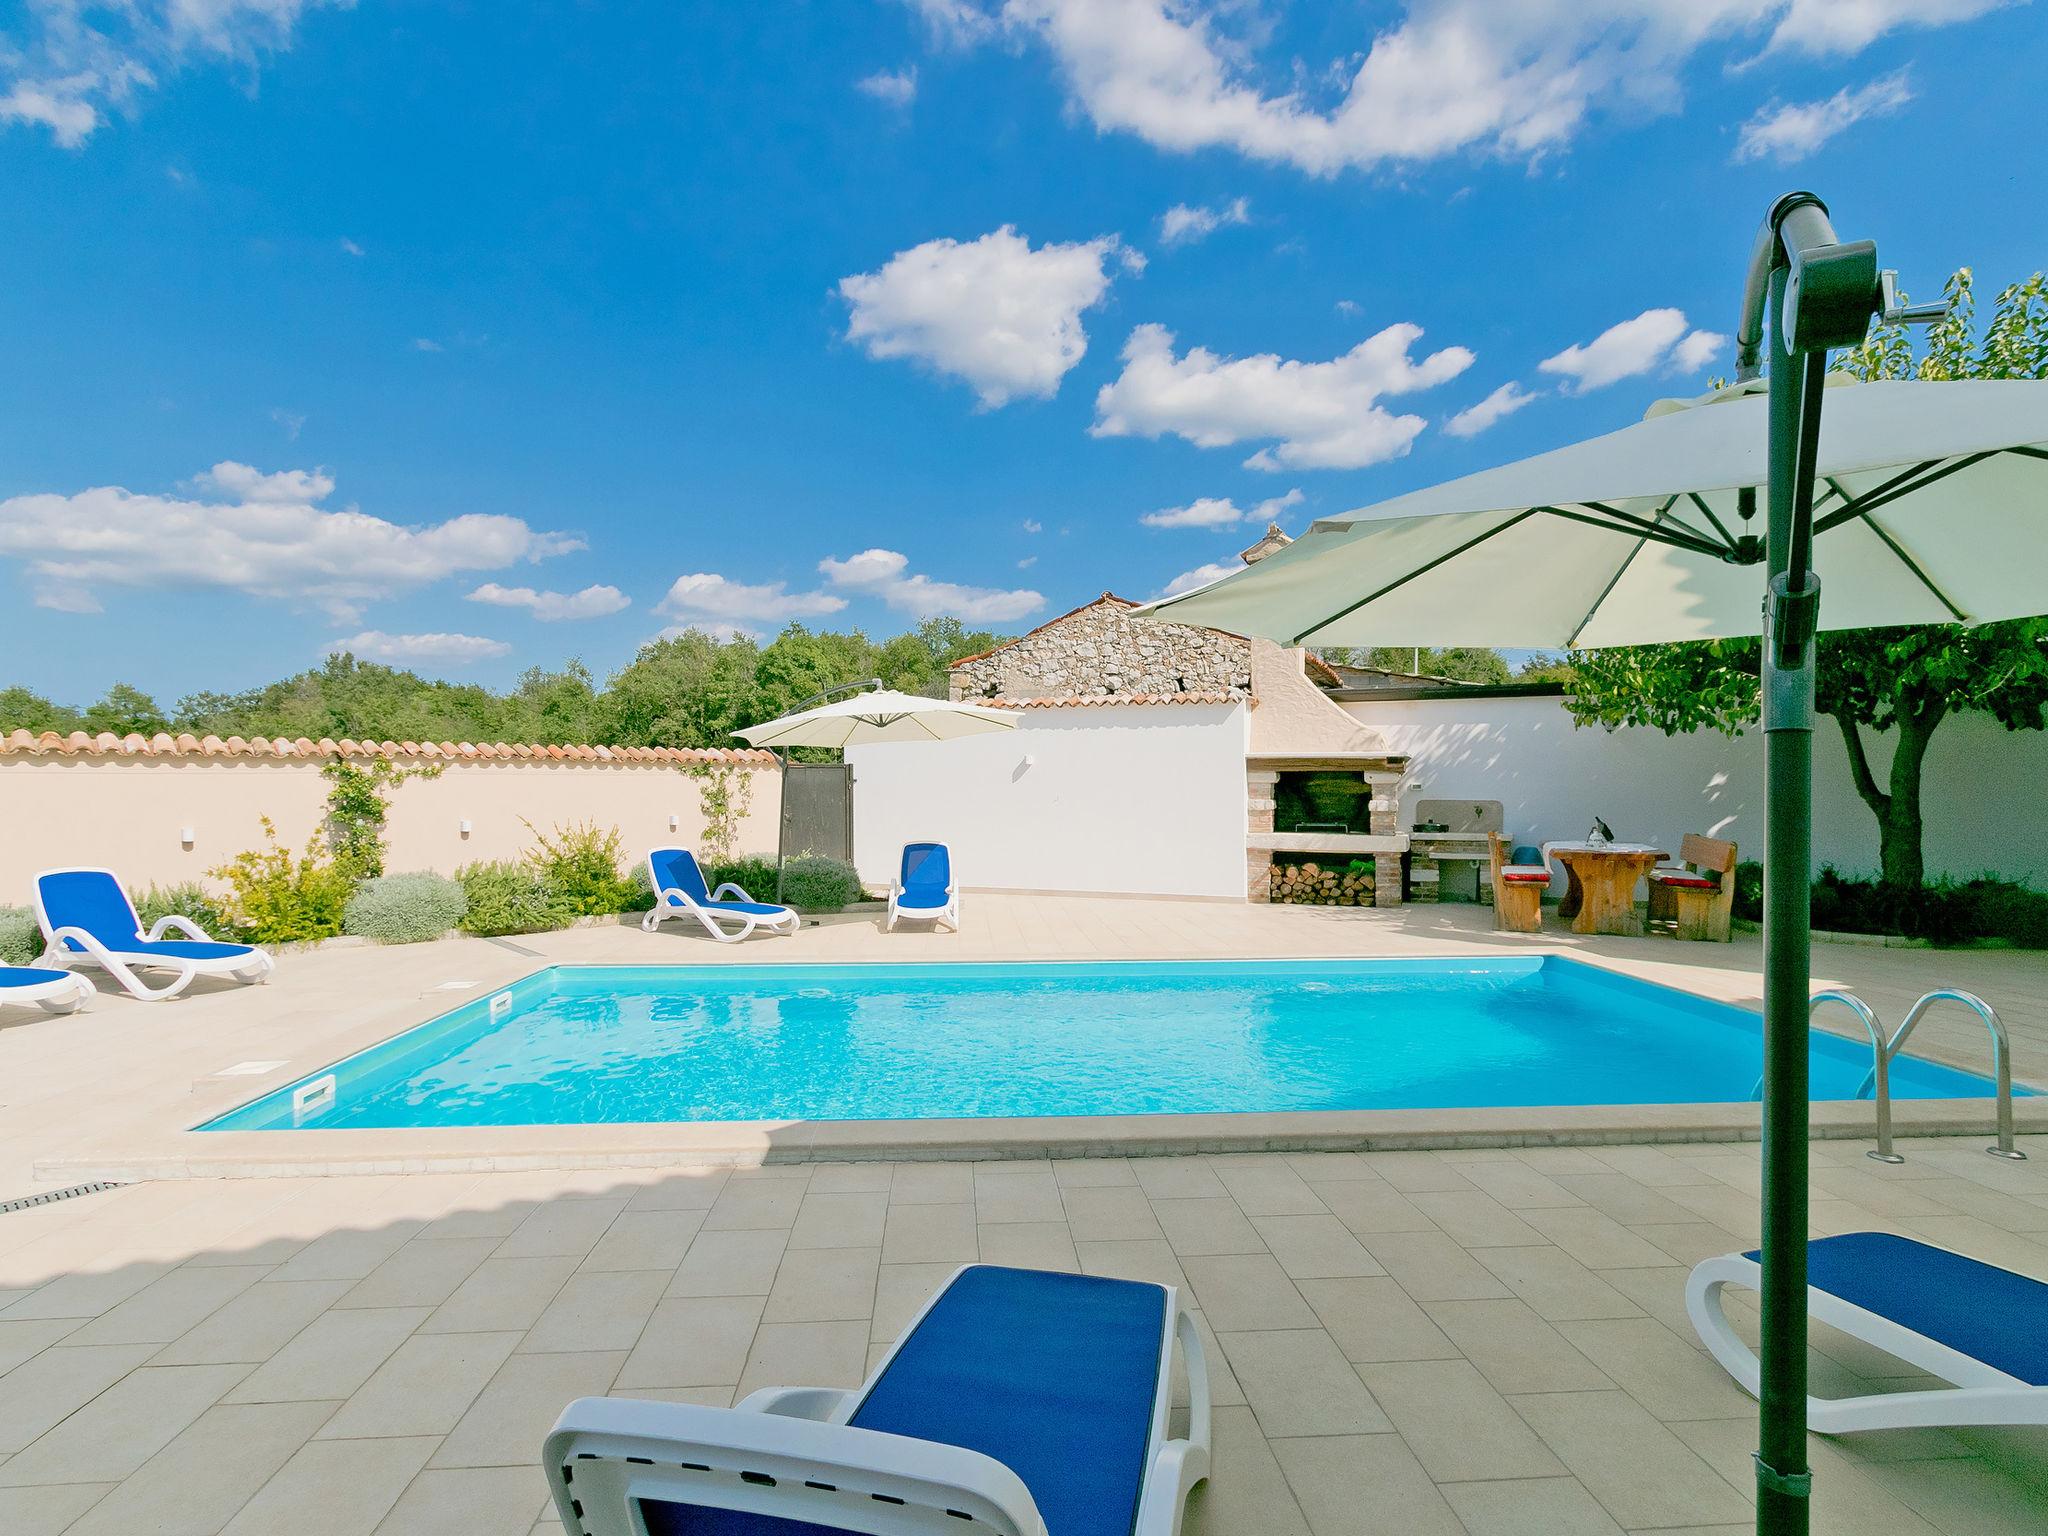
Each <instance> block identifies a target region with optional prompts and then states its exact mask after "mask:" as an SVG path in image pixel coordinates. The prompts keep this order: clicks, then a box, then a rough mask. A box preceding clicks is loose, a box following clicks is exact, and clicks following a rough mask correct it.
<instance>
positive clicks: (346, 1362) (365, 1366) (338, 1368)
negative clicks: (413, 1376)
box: [227, 1281, 427, 1403]
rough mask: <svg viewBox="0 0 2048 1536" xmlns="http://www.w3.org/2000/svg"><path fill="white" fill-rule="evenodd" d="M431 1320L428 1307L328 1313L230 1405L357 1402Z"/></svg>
mask: <svg viewBox="0 0 2048 1536" xmlns="http://www.w3.org/2000/svg"><path fill="white" fill-rule="evenodd" d="M297 1283H302V1284H315V1283H317V1282H313V1281H305V1282H297ZM426 1317H427V1309H426V1308H425V1307H368V1308H361V1309H358V1310H355V1311H350V1312H327V1313H323V1314H322V1315H320V1316H319V1317H316V1318H314V1319H313V1321H312V1322H311V1323H310V1324H308V1325H307V1326H306V1327H305V1328H304V1329H302V1330H301V1331H300V1332H299V1333H298V1334H297V1335H296V1336H295V1337H294V1338H292V1339H291V1340H290V1342H288V1343H286V1344H285V1345H284V1346H283V1347H282V1348H280V1349H279V1350H278V1351H277V1352H276V1353H275V1354H273V1355H271V1356H270V1358H268V1359H267V1360H265V1361H264V1362H263V1363H262V1364H261V1365H259V1366H257V1367H256V1369H255V1370H253V1371H251V1372H250V1373H249V1374H248V1375H247V1376H245V1377H244V1378H243V1379H242V1381H241V1382H240V1383H239V1384H238V1385H237V1386H236V1387H235V1389H234V1390H233V1391H231V1392H230V1393H228V1395H227V1401H229V1402H231V1403H286V1402H320V1401H327V1400H332V1401H336V1402H339V1401H341V1400H342V1399H345V1398H349V1397H353V1396H354V1395H355V1394H356V1393H357V1392H358V1391H360V1390H361V1389H362V1386H363V1383H365V1382H367V1381H368V1380H369V1379H370V1378H371V1377H372V1376H373V1375H375V1374H376V1372H377V1369H378V1367H379V1366H381V1365H383V1363H384V1362H385V1361H386V1360H388V1359H390V1358H391V1355H392V1353H393V1352H394V1351H395V1350H396V1349H397V1348H398V1347H399V1345H401V1344H403V1343H404V1342H405V1341H406V1340H407V1339H409V1338H411V1337H412V1335H413V1333H414V1331H415V1330H416V1329H418V1327H419V1326H420V1324H421V1323H422V1322H424V1321H425V1319H426Z"/></svg>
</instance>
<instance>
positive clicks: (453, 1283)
mask: <svg viewBox="0 0 2048 1536" xmlns="http://www.w3.org/2000/svg"><path fill="white" fill-rule="evenodd" d="M500 1241H501V1239H498V1238H491V1237H455V1238H446V1239H441V1240H437V1241H433V1242H421V1241H418V1240H414V1241H413V1242H409V1243H407V1244H406V1245H405V1246H404V1247H403V1248H400V1249H399V1250H398V1251H397V1252H396V1253H394V1254H392V1255H391V1257H390V1258H388V1259H386V1260H385V1261H384V1262H383V1263H382V1264H379V1265H378V1266H377V1267H376V1268H375V1269H373V1270H371V1271H370V1272H369V1274H367V1275H365V1276H364V1277H363V1278H362V1279H360V1280H358V1281H357V1282H356V1283H355V1285H354V1286H353V1287H351V1288H350V1290H349V1292H348V1294H347V1295H346V1296H344V1297H342V1299H341V1300H340V1301H338V1302H336V1303H335V1305H336V1306H338V1307H438V1306H439V1305H440V1304H441V1303H442V1302H444V1301H446V1300H447V1299H448V1298H449V1297H450V1296H452V1295H454V1294H455V1291H456V1288H457V1287H458V1286H460V1285H461V1284H462V1282H463V1281H465V1280H467V1279H468V1278H469V1277H470V1276H471V1275H472V1274H474V1273H476V1270H477V1268H478V1266H480V1265H481V1264H483V1262H484V1261H485V1260H486V1259H488V1258H490V1257H491V1255H492V1253H493V1252H494V1251H495V1250H496V1249H497V1247H498V1245H499V1243H500Z"/></svg>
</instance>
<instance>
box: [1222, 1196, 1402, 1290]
mask: <svg viewBox="0 0 2048 1536" xmlns="http://www.w3.org/2000/svg"><path fill="white" fill-rule="evenodd" d="M1252 1225H1253V1226H1254V1227H1255V1228H1257V1229H1258V1234H1259V1237H1260V1238H1261V1239H1262V1240H1263V1241H1264V1242H1265V1245H1266V1247H1267V1248H1268V1249H1270V1250H1271V1251H1272V1254H1273V1257H1274V1258H1276V1259H1278V1260H1279V1261H1280V1267H1281V1268H1282V1269H1284V1270H1286V1271H1287V1273H1288V1276H1289V1277H1290V1278H1292V1279H1295V1280H1334V1279H1341V1278H1343V1277H1345V1276H1349V1275H1383V1274H1385V1273H1386V1271H1385V1270H1384V1269H1382V1268H1381V1267H1380V1265H1379V1261H1378V1260H1377V1259H1375V1258H1374V1257H1373V1256H1372V1255H1371V1254H1369V1253H1367V1252H1366V1251H1365V1248H1364V1246H1363V1245H1362V1244H1361V1243H1360V1242H1359V1241H1358V1239H1357V1238H1355V1237H1353V1236H1352V1235H1351V1230H1350V1228H1348V1227H1346V1226H1345V1225H1344V1223H1343V1222H1341V1221H1339V1220H1338V1219H1337V1218H1336V1217H1335V1216H1332V1215H1331V1214H1330V1213H1329V1212H1328V1211H1319V1212H1316V1213H1315V1214H1313V1215H1307V1216H1254V1217H1253V1218H1252Z"/></svg>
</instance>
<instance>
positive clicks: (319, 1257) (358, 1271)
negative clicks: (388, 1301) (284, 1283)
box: [271, 1221, 424, 1280]
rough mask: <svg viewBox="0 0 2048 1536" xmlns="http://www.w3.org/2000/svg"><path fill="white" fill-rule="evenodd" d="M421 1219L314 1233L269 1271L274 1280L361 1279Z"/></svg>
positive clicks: (407, 1236)
mask: <svg viewBox="0 0 2048 1536" xmlns="http://www.w3.org/2000/svg"><path fill="white" fill-rule="evenodd" d="M423 1225H424V1223H422V1222H416V1221H401V1222H393V1223H391V1224H390V1225H388V1226H381V1227H378V1228H376V1229H374V1230H370V1231H353V1230H343V1231H339V1232H327V1233H323V1234H322V1235H320V1236H319V1237H316V1238H314V1239H313V1241H311V1242H310V1243H308V1244H306V1246H305V1247H303V1248H301V1249H300V1250H299V1251H298V1252H297V1253H295V1254H293V1255H292V1256H291V1257H290V1258H289V1259H287V1260H286V1261H285V1262H284V1263H282V1264H280V1265H279V1266H278V1267H277V1268H276V1269H275V1270H274V1271H272V1273H271V1278H272V1279H273V1280H360V1279H362V1278H363V1276H365V1275H367V1274H369V1273H370V1271H371V1270H373V1269H375V1268H376V1267H377V1266H378V1265H379V1264H382V1263H383V1262H384V1261H385V1260H386V1259H388V1258H390V1257H391V1255H392V1254H394V1253H396V1252H398V1250H399V1249H400V1248H402V1247H403V1246H404V1245H405V1244H406V1243H407V1242H408V1241H409V1240H410V1239H411V1237H412V1235H413V1233H415V1232H417V1231H418V1230H419V1229H420V1227H421V1226H423Z"/></svg>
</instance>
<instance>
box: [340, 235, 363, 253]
mask: <svg viewBox="0 0 2048 1536" xmlns="http://www.w3.org/2000/svg"><path fill="white" fill-rule="evenodd" d="M341 253H342V255H344V256H360V255H362V254H363V248H362V247H361V246H360V245H358V244H357V243H356V242H355V241H353V240H351V239H349V238H348V237H347V236H346V235H344V236H343V237H342V241H341Z"/></svg>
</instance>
